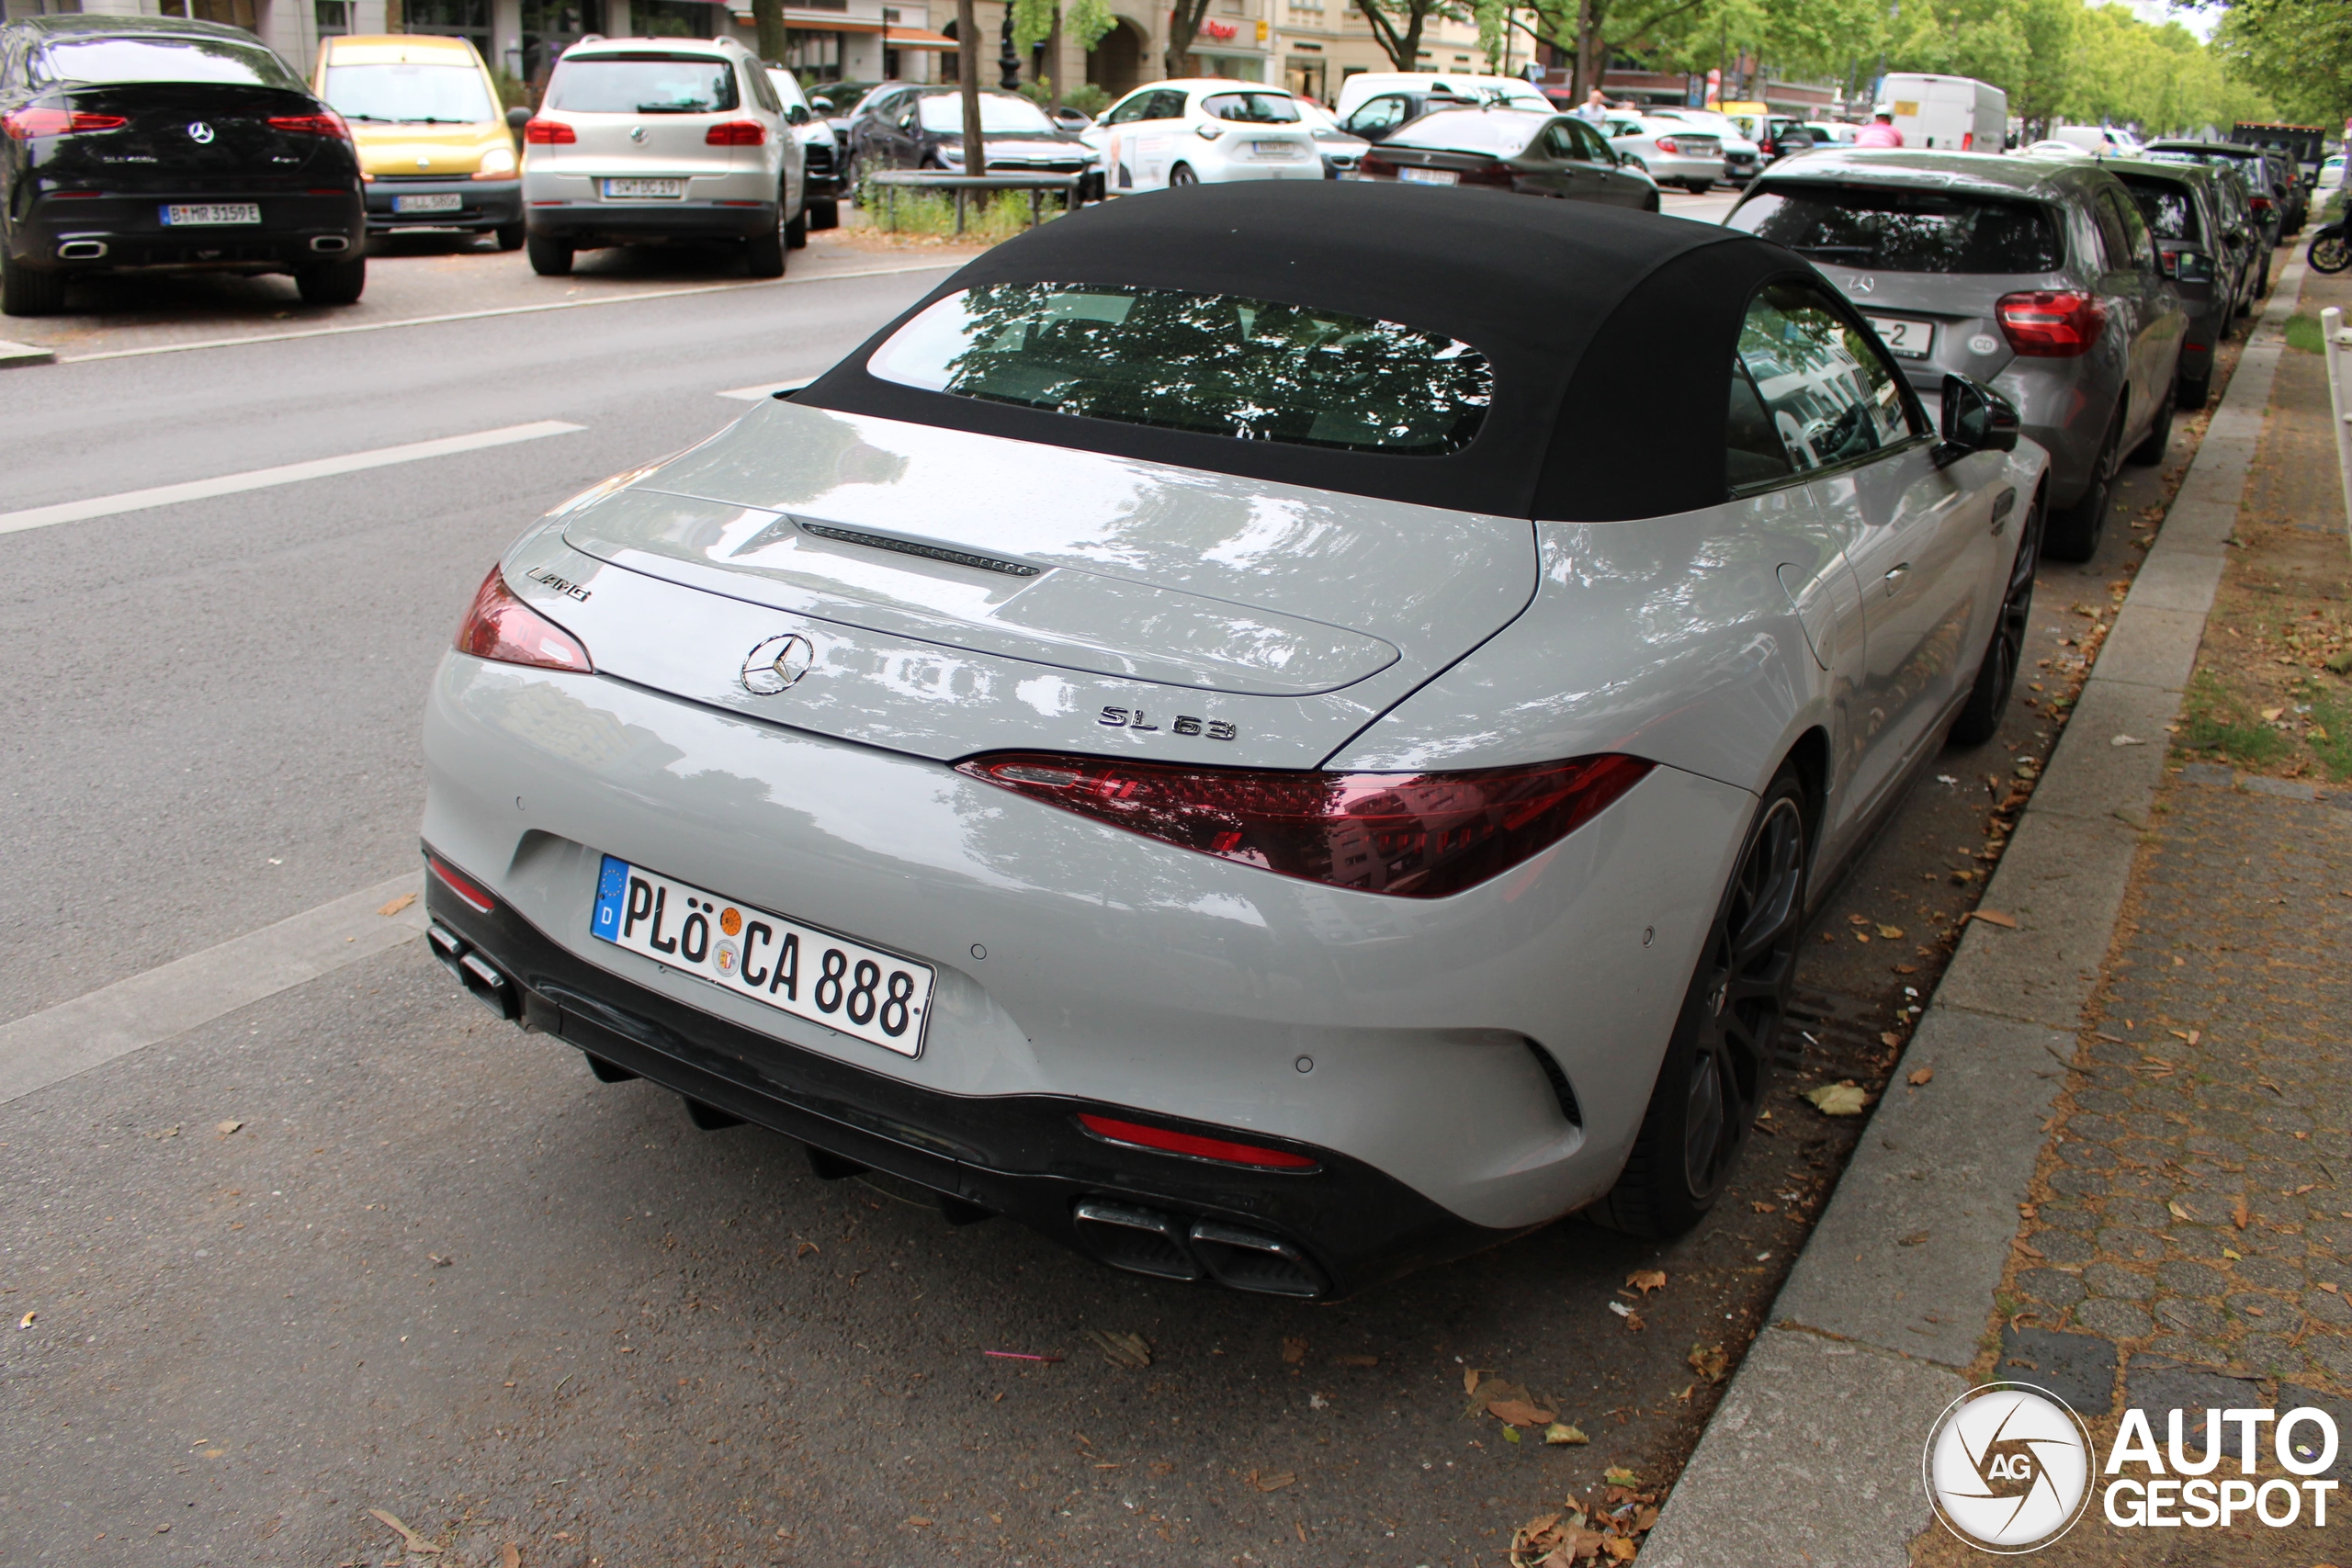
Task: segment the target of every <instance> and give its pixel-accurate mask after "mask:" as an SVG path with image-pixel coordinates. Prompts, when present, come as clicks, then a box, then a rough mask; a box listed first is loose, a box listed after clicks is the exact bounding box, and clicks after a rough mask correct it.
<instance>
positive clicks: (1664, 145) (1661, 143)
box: [1657, 136, 1682, 152]
mask: <svg viewBox="0 0 2352 1568" xmlns="http://www.w3.org/2000/svg"><path fill="white" fill-rule="evenodd" d="M1657 150H1658V151H1659V152H1681V151H1682V143H1680V142H1679V141H1676V140H1675V139H1674V138H1673V137H1671V136H1661V137H1659V138H1658V139H1657Z"/></svg>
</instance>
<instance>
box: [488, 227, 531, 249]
mask: <svg viewBox="0 0 2352 1568" xmlns="http://www.w3.org/2000/svg"><path fill="white" fill-rule="evenodd" d="M490 234H491V238H492V239H493V240H496V241H497V242H498V248H499V249H500V250H502V251H519V250H521V249H522V248H523V240H524V237H525V236H524V231H523V224H522V221H521V220H519V219H518V220H515V222H512V223H501V224H500V225H499V226H498V227H497V228H495V229H492V231H490Z"/></svg>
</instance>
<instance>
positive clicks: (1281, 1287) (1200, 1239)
mask: <svg viewBox="0 0 2352 1568" xmlns="http://www.w3.org/2000/svg"><path fill="white" fill-rule="evenodd" d="M1192 1242H1193V1257H1195V1258H1199V1259H1200V1260H1201V1266H1202V1267H1203V1268H1204V1269H1207V1270H1208V1271H1209V1277H1210V1278H1211V1279H1213V1280H1216V1282H1217V1283H1218V1284H1220V1285H1224V1286H1226V1287H1227V1288H1228V1289H1231V1290H1236V1291H1250V1292H1256V1293H1257V1294H1259V1295H1264V1296H1296V1297H1299V1298H1301V1299H1302V1300H1312V1299H1314V1298H1315V1297H1317V1296H1319V1295H1321V1294H1322V1293H1323V1292H1325V1291H1327V1290H1329V1288H1330V1287H1329V1283H1328V1282H1327V1281H1326V1280H1324V1278H1323V1271H1322V1270H1321V1269H1317V1267H1315V1265H1314V1263H1313V1262H1311V1261H1310V1260H1309V1259H1308V1258H1307V1256H1306V1253H1304V1252H1302V1251H1300V1250H1299V1249H1298V1248H1297V1247H1294V1246H1292V1245H1291V1244H1290V1243H1289V1242H1286V1241H1283V1240H1281V1239H1280V1238H1278V1237H1275V1236H1271V1235H1259V1234H1258V1233H1257V1232H1255V1231H1246V1230H1243V1229H1241V1228H1240V1227H1238V1226H1237V1225H1222V1224H1215V1223H1213V1222H1211V1221H1207V1220H1203V1221H1202V1222H1201V1223H1200V1224H1196V1225H1194V1226H1193V1235H1192Z"/></svg>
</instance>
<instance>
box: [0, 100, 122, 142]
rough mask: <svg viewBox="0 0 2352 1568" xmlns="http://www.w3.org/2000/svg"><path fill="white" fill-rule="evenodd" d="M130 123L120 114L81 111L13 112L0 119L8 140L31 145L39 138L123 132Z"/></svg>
mask: <svg viewBox="0 0 2352 1568" xmlns="http://www.w3.org/2000/svg"><path fill="white" fill-rule="evenodd" d="M129 123H130V122H129V121H128V120H126V119H124V118H122V116H120V115H119V114H84V113H82V112H81V111H80V110H78V109H43V108H21V109H10V110H9V111H8V112H7V113H6V114H5V115H0V126H5V127H6V129H7V132H8V135H9V138H10V139H11V140H12V141H30V140H32V139H33V138H34V137H36V136H70V135H73V134H74V132H76V131H82V130H121V129H122V128H123V127H124V126H125V125H127V124H129Z"/></svg>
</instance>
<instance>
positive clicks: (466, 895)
mask: <svg viewBox="0 0 2352 1568" xmlns="http://www.w3.org/2000/svg"><path fill="white" fill-rule="evenodd" d="M424 863H425V864H426V865H428V866H430V867H432V868H433V874H434V875H435V876H436V877H439V878H440V879H441V885H442V886H445V887H447V888H448V890H449V891H450V892H452V893H455V894H456V895H457V896H458V897H459V898H461V899H463V900H464V901H465V903H466V906H467V907H468V908H470V909H472V910H473V911H474V912H475V913H476V914H479V915H487V914H489V913H490V912H491V911H492V910H493V909H495V908H498V900H497V899H495V898H492V897H491V896H490V895H489V894H487V893H485V892H483V891H482V890H481V888H480V887H477V886H474V884H473V882H472V880H471V879H470V878H469V877H467V876H465V875H463V874H460V873H459V872H458V871H457V870H456V869H455V868H454V867H452V866H451V865H450V864H449V863H448V862H447V861H445V860H443V859H442V858H441V857H440V856H439V855H426V856H425V857H424Z"/></svg>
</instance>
